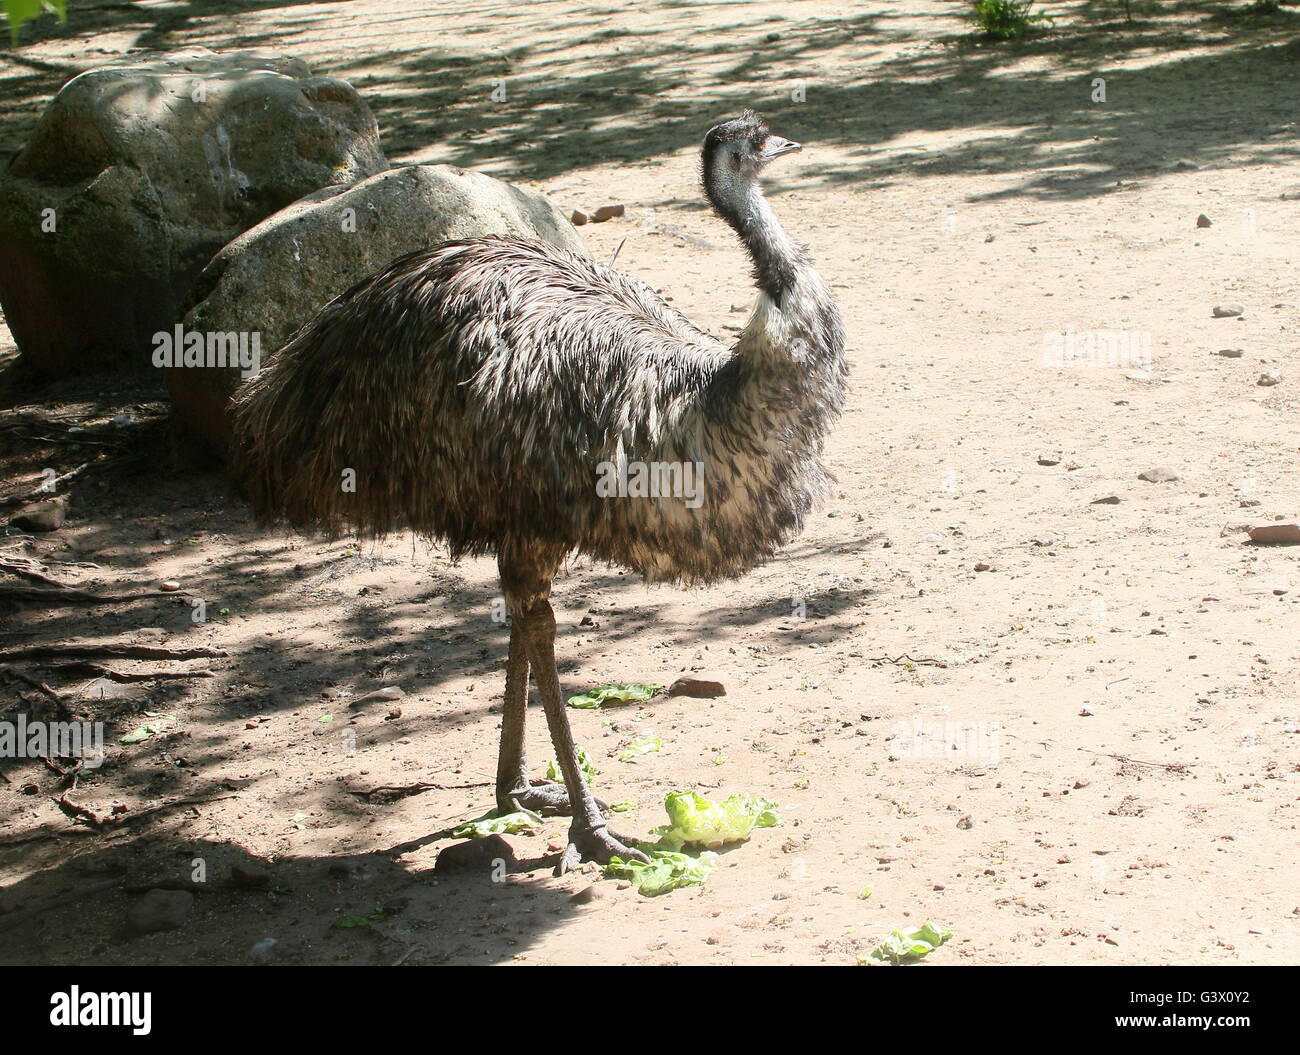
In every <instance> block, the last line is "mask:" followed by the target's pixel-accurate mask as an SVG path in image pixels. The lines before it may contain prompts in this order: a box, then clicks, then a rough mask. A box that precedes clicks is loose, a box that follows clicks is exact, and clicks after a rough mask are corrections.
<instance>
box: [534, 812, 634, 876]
mask: <svg viewBox="0 0 1300 1055" xmlns="http://www.w3.org/2000/svg"><path fill="white" fill-rule="evenodd" d="M637 842H638V840H636V839H631V838H629V837H628V836H626V835H619V834H618V833H617V832H611V831H610V830H609V829H608V828H606V827H605V826H604V825H603V824H602V825H599V826H598V827H592V826H590V825H587V824H584V823H582V822H581V821H574V822H573V824H572V825H571V826H570V827H569V845H568V848H567V849H566V850H565V851H564V854H563V856H562V857H561V858H560V863H559V864H557V865H556V866H555V874H556V875H557V876H562V875H564V873H565V872H568V871H570V870H571V869H574V868H577V867H578V865H580V864H581V863H582V862H583V861H595V862H596V863H597V864H602V865H607V864H609V859H610V858H611V857H619V858H622V859H623V860H624V861H649V860H650V859H649V858H648V857H646V855H645V854H643V853H642V852H641V851H640V850H638V849H636V848H635V847H636V844H637Z"/></svg>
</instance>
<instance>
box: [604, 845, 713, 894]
mask: <svg viewBox="0 0 1300 1055" xmlns="http://www.w3.org/2000/svg"><path fill="white" fill-rule="evenodd" d="M645 854H646V856H647V857H649V858H650V863H649V864H645V863H643V862H641V861H624V860H623V859H622V858H620V857H611V858H610V859H609V864H607V865H606V866H605V875H606V876H607V877H609V878H611V879H627V880H629V881H630V882H631V883H632V885H633V886H635V887H636V888H637V892H638V893H640V894H643V895H645V896H646V897H657V896H658V895H660V894H666V893H668V891H670V890H676V889H678V888H679V887H687V886H703V885H704V882H705V880H707V879H708V878H709V876H710V875H712V874H713V870H714V868H716V867H717V863H718V855H717V854H713V853H708V852H707V851H706V852H705V853H702V854H700V855H699V857H691V856H690V855H689V854H683V853H675V852H673V851H671V850H646V851H645Z"/></svg>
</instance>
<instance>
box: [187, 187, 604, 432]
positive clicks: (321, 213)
mask: <svg viewBox="0 0 1300 1055" xmlns="http://www.w3.org/2000/svg"><path fill="white" fill-rule="evenodd" d="M483 235H510V236H514V237H519V238H532V239H538V240H541V241H546V242H551V243H553V244H554V245H557V246H559V247H560V248H562V249H568V250H570V251H571V252H574V253H578V254H580V255H582V256H586V255H587V253H586V249H585V247H584V245H583V242H582V239H581V238H580V237H579V235H578V233H577V231H575V230H574V229H573V226H572V225H571V224H570V223H569V221H568V220H566V219H565V218H564V215H563V214H562V213H561V212H560V211H559V210H558V209H556V208H555V206H554V205H552V204H551V203H550V201H548V200H547V199H546V198H544V197H543V196H542V195H540V194H536V193H534V192H532V191H527V190H523V189H521V188H519V187H514V186H511V185H510V184H508V183H502V182H501V181H500V180H495V179H492V178H491V177H490V176H485V175H483V174H482V173H478V172H469V171H466V170H464V169H459V168H454V167H452V166H450V165H413V166H409V167H405V168H396V169H391V170H389V171H388V172H384V173H381V174H380V175H377V176H373V177H371V178H370V179H367V180H365V181H364V182H362V183H359V184H357V185H356V186H354V187H351V188H348V189H340V188H327V189H324V190H321V191H319V192H317V193H315V194H312V195H309V196H308V197H306V198H304V199H303V200H301V201H299V202H295V203H294V204H293V205H292V206H290V207H289V208H287V209H284V210H282V211H280V212H278V213H276V214H275V215H274V216H272V217H271V218H270V219H268V220H266V221H265V222H263V223H262V224H259V225H258V226H257V227H255V228H253V229H252V230H250V231H248V232H246V233H245V234H243V235H241V236H240V237H239V238H237V239H235V241H233V242H231V244H230V245H228V246H226V248H225V249H223V250H222V251H221V252H220V253H218V254H217V256H216V257H214V258H213V260H212V262H211V264H209V265H208V267H207V268H206V269H205V271H204V273H203V275H202V276H201V277H200V279H199V282H198V283H197V285H196V287H195V307H194V308H193V310H192V311H190V313H189V314H188V315H187V316H186V318H185V328H186V330H187V331H198V332H202V333H252V332H256V333H257V334H258V335H259V339H258V343H259V345H260V348H261V356H262V358H261V361H262V362H263V363H264V362H266V360H267V359H268V358H269V356H270V355H272V354H273V353H274V352H275V351H276V350H277V349H278V348H279V347H280V346H281V345H282V344H284V342H285V341H287V340H288V339H289V338H290V337H291V336H293V334H294V332H295V331H296V330H297V329H298V328H299V327H300V326H302V324H303V323H305V322H306V321H307V320H308V319H310V318H311V317H312V316H313V315H314V314H316V312H317V311H319V310H320V309H321V308H323V307H324V306H325V305H326V304H327V303H329V301H331V300H332V299H333V298H334V297H336V296H338V295H339V294H340V293H344V292H346V291H347V290H348V289H350V288H351V287H352V286H354V285H355V284H356V283H358V282H360V281H361V280H362V279H364V278H367V277H368V276H370V275H373V274H374V273H375V272H377V271H379V270H381V269H382V268H384V267H385V266H387V265H388V264H390V263H392V261H394V260H396V259H397V258H398V257H400V256H404V255H406V254H407V253H412V252H415V251H416V250H419V249H427V248H428V247H430V246H432V245H435V244H436V243H438V242H443V241H447V240H449V239H453V238H473V237H479V236H483ZM242 373H243V371H242V370H241V368H240V367H239V366H233V367H229V366H228V367H225V368H212V369H199V368H194V367H179V368H173V369H169V370H167V387H168V390H169V391H170V392H171V397H172V403H173V405H174V408H175V412H174V414H173V418H174V420H175V421H176V423H177V424H178V425H179V426H180V427H181V428H182V429H183V430H184V431H185V432H187V433H189V434H190V435H191V436H193V437H196V438H197V439H199V440H201V441H202V442H203V443H204V444H205V445H206V446H208V447H209V448H210V449H211V450H212V451H213V452H214V453H216V454H218V455H224V454H225V452H226V446H227V444H228V442H229V436H230V429H229V423H228V422H227V420H226V407H227V405H228V404H229V402H230V397H231V394H232V393H233V392H234V390H235V389H236V388H237V387H238V386H239V384H240V383H241V381H242V380H243V377H242Z"/></svg>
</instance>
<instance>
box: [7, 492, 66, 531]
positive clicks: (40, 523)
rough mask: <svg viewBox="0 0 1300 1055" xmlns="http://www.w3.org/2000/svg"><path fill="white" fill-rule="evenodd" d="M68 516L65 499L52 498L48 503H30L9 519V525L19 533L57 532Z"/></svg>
mask: <svg viewBox="0 0 1300 1055" xmlns="http://www.w3.org/2000/svg"><path fill="white" fill-rule="evenodd" d="M67 516H68V500H67V498H66V497H62V498H52V499H50V500H49V501H48V502H32V503H31V504H30V505H25V506H23V507H22V508H21V509H19V510H18V512H16V513H15V514H14V515H13V516H12V517H10V518H9V523H10V524H12V525H13V526H14V527H16V528H17V529H18V530H19V531H39V532H44V531H58V530H59V528H61V527H63V522H64V521H65V520H66V519H67Z"/></svg>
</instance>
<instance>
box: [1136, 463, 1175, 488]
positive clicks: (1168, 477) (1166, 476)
mask: <svg viewBox="0 0 1300 1055" xmlns="http://www.w3.org/2000/svg"><path fill="white" fill-rule="evenodd" d="M1138 479H1139V480H1145V481H1146V482H1147V483H1149V484H1168V483H1173V482H1174V481H1175V480H1177V479H1178V474H1177V473H1176V472H1174V471H1173V470H1172V469H1166V468H1165V467H1164V466H1161V465H1158V466H1156V467H1155V468H1154V469H1147V470H1145V471H1144V472H1140V473H1138Z"/></svg>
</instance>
